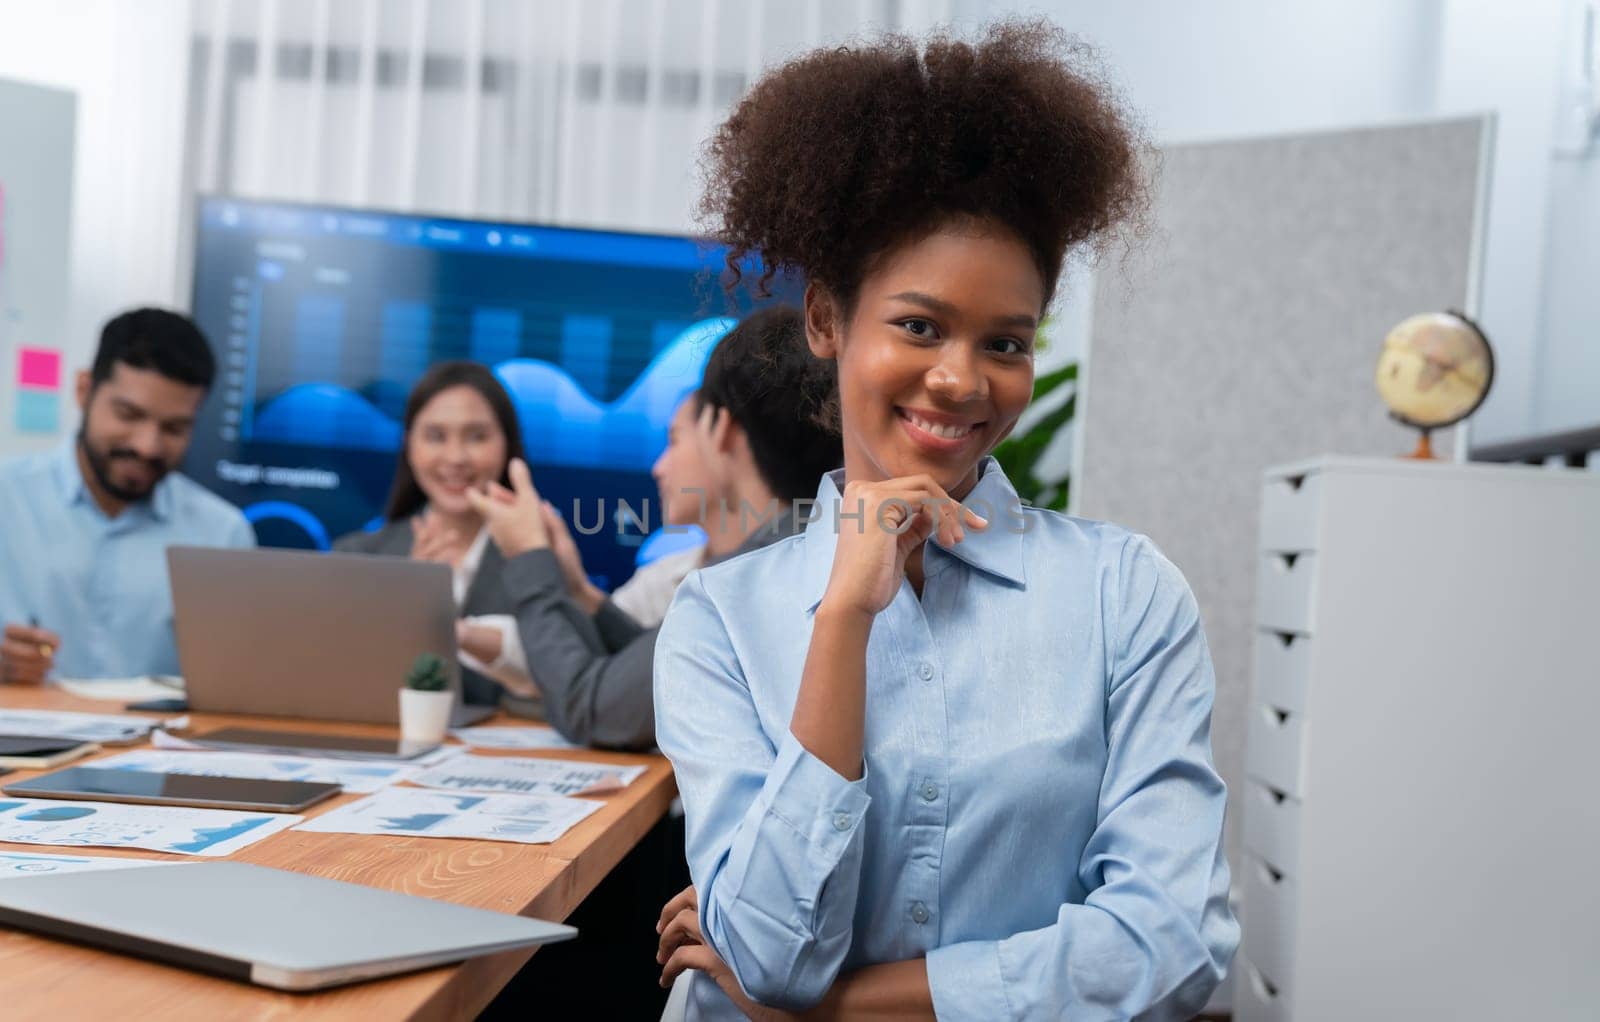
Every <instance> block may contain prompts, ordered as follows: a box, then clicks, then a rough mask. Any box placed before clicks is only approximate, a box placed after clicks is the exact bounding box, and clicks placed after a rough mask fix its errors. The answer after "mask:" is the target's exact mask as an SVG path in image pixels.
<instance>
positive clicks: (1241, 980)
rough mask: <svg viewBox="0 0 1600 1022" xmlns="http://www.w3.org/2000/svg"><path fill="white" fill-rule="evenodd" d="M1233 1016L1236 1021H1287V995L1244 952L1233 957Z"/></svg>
mask: <svg viewBox="0 0 1600 1022" xmlns="http://www.w3.org/2000/svg"><path fill="white" fill-rule="evenodd" d="M1233 968H1234V974H1235V976H1236V977H1237V978H1236V979H1234V981H1233V1017H1234V1019H1235V1020H1236V1022H1288V1020H1289V998H1288V996H1287V995H1286V994H1285V993H1284V991H1282V990H1279V989H1278V988H1277V987H1276V986H1274V985H1273V984H1272V981H1271V980H1270V979H1268V978H1267V977H1266V976H1265V975H1264V974H1263V973H1262V972H1261V969H1260V968H1258V967H1257V966H1256V964H1255V963H1254V962H1252V961H1250V960H1249V959H1248V958H1246V957H1245V956H1244V955H1243V954H1241V955H1239V956H1238V957H1237V958H1235V959H1234V962H1233Z"/></svg>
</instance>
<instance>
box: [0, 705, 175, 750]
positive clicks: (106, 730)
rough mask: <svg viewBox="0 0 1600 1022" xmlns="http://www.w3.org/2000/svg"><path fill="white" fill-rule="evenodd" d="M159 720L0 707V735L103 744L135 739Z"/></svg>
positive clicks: (105, 714) (145, 733)
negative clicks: (4, 708)
mask: <svg viewBox="0 0 1600 1022" xmlns="http://www.w3.org/2000/svg"><path fill="white" fill-rule="evenodd" d="M160 723H161V722H160V721H159V720H155V719H153V718H150V717H124V716H118V715H115V714H110V713H72V712H69V711H66V710H0V735H28V736H30V737H33V738H72V739H76V740H77V741H80V742H99V743H101V744H102V745H107V744H110V745H114V744H116V743H118V742H124V743H126V742H136V741H138V740H139V739H141V738H143V737H144V736H145V735H147V734H149V733H150V730H151V729H152V728H154V727H155V726H156V725H158V724H160Z"/></svg>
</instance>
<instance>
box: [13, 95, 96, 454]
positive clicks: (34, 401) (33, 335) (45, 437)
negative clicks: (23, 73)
mask: <svg viewBox="0 0 1600 1022" xmlns="http://www.w3.org/2000/svg"><path fill="white" fill-rule="evenodd" d="M76 108H77V101H76V99H75V98H74V96H73V94H72V93H70V92H65V91H63V90H61V89H51V88H45V87H43V86H38V85H28V84H24V83H21V82H12V81H6V80H4V79H0V458H4V457H9V456H11V455H14V454H19V453H23V452H26V451H33V450H39V449H41V448H46V447H51V446H54V445H55V444H56V443H57V442H59V439H60V437H61V436H62V434H63V433H65V432H66V431H68V430H70V429H72V428H74V426H75V424H76V422H77V415H78V413H77V409H76V406H75V405H74V404H73V402H72V394H71V388H70V386H69V382H70V381H69V379H68V375H69V371H70V369H71V368H74V367H70V366H68V365H67V363H66V361H65V359H64V358H63V357H62V354H61V353H62V350H63V348H64V347H65V346H66V341H67V337H66V323H67V294H68V290H67V285H68V282H67V273H68V269H67V257H68V251H69V247H70V241H71V239H70V232H71V227H72V223H71V220H72V161H73V138H74V126H75V122H76V117H77V114H76Z"/></svg>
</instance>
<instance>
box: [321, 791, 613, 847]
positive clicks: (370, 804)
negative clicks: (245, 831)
mask: <svg viewBox="0 0 1600 1022" xmlns="http://www.w3.org/2000/svg"><path fill="white" fill-rule="evenodd" d="M601 805H602V803H600V802H591V801H588V800H586V799H581V798H560V797H553V798H539V797H529V796H522V795H457V794H453V793H450V792H443V791H424V790H422V789H419V788H385V789H383V790H382V791H380V792H378V793H377V794H376V795H370V796H368V797H366V798H364V799H361V800H360V801H358V802H352V803H350V804H349V805H345V806H340V807H339V808H337V809H333V810H331V811H329V812H326V813H323V814H322V815H321V816H318V817H317V818H316V819H313V820H307V821H306V822H305V823H302V824H300V826H298V827H296V828H295V829H296V830H304V831H314V832H317V833H321V834H394V835H398V836H403V837H460V838H476V839H478V840H482V841H515V842H517V843H518V844H524V845H537V844H544V843H545V842H547V841H554V840H555V839H556V838H559V837H560V836H561V835H563V834H565V833H566V832H567V831H569V830H571V829H572V827H573V825H574V824H576V823H578V822H579V821H581V820H583V819H584V818H585V817H587V816H589V815H590V814H591V813H594V812H596V811H598V810H599V808H600V806H601Z"/></svg>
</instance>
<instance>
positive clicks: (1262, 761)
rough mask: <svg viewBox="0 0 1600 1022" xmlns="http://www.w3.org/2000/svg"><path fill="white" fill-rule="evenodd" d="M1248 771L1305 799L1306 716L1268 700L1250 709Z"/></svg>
mask: <svg viewBox="0 0 1600 1022" xmlns="http://www.w3.org/2000/svg"><path fill="white" fill-rule="evenodd" d="M1249 718H1250V723H1249V725H1248V736H1247V741H1248V747H1247V748H1246V749H1245V772H1246V773H1248V774H1249V775H1250V776H1251V777H1254V778H1257V779H1259V780H1262V781H1265V782H1267V783H1268V784H1270V785H1271V786H1272V787H1274V788H1277V789H1278V790H1279V791H1281V792H1284V793H1285V794H1288V795H1293V796H1294V797H1295V798H1305V797H1306V793H1305V784H1304V783H1303V781H1302V778H1303V777H1304V770H1303V769H1302V768H1301V764H1302V763H1303V762H1304V760H1305V744H1306V743H1305V738H1306V736H1305V730H1306V716H1305V714H1303V713H1298V712H1296V711H1293V710H1284V709H1282V708H1280V707H1276V706H1272V705H1271V704H1268V703H1259V702H1258V703H1255V704H1253V705H1252V706H1251V707H1250V711H1249Z"/></svg>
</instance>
